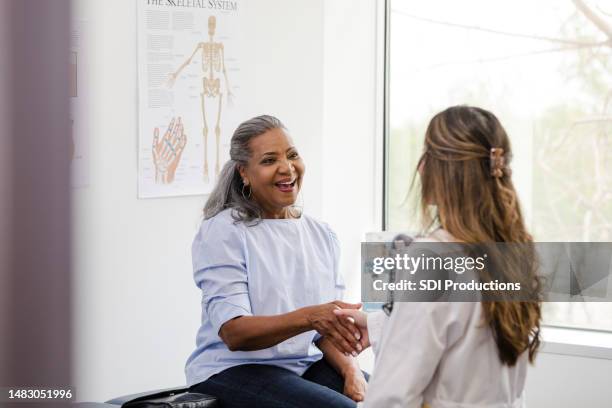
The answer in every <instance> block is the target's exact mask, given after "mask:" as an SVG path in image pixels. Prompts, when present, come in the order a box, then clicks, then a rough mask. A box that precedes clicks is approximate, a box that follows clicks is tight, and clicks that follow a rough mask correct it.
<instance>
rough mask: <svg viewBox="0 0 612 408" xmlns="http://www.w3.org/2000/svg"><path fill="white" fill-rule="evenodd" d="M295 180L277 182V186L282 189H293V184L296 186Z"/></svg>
mask: <svg viewBox="0 0 612 408" xmlns="http://www.w3.org/2000/svg"><path fill="white" fill-rule="evenodd" d="M295 181H296V180H293V181H290V182H286V183H276V186H277V187H278V188H279V189H280V190H281V191H291V190H292V189H293V186H295Z"/></svg>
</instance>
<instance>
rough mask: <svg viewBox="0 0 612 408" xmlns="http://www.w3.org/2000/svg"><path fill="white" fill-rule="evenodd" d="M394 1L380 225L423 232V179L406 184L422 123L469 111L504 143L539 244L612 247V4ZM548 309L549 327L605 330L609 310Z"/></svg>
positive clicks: (611, 322) (577, 305) (590, 306)
mask: <svg viewBox="0 0 612 408" xmlns="http://www.w3.org/2000/svg"><path fill="white" fill-rule="evenodd" d="M389 3H390V7H391V12H390V21H389V24H390V27H389V41H390V43H389V64H388V66H387V73H388V75H389V84H388V91H389V127H388V128H389V134H388V136H387V140H386V143H387V151H388V152H389V155H388V157H387V159H386V160H387V161H386V172H387V173H386V174H387V177H386V180H387V185H386V194H387V200H386V214H387V220H386V221H387V222H386V224H387V229H388V230H391V231H415V230H416V228H417V226H418V224H416V222H415V220H416V218H415V213H414V212H413V211H412V209H413V208H414V202H415V191H416V190H418V177H417V184H415V188H414V189H413V190H412V191H411V189H410V186H411V183H412V176H413V174H414V173H415V169H416V165H417V161H418V159H419V157H420V155H421V153H422V143H423V136H424V133H425V129H426V126H427V123H428V121H429V119H430V118H431V117H432V116H433V115H434V114H435V113H437V112H439V111H441V110H443V109H444V108H446V107H448V106H451V105H456V104H470V105H476V106H481V107H483V108H485V109H488V110H491V111H492V112H494V113H495V114H496V115H497V116H498V118H499V119H500V121H501V122H502V124H504V126H505V128H506V131H507V132H508V134H509V136H510V139H511V143H512V148H513V152H514V155H513V159H512V169H513V173H512V177H513V181H514V184H515V186H516V188H517V190H518V193H519V198H520V200H521V203H522V205H523V213H524V215H525V217H526V220H527V223H528V227H529V230H530V231H531V232H532V233H533V235H534V238H535V240H536V241H540V242H551V241H560V242H571V241H585V242H596V241H612V4H611V3H610V2H609V1H597V0H593V1H586V0H585V1H582V0H573V1H572V0H563V1H559V0H542V1H537V2H533V1H527V0H520V1H518V0H517V1H512V2H510V1H506V2H491V1H485V0H471V1H468V2H455V1H449V0H447V1H443V0H435V1H420V2H409V1H406V0H390V1H389ZM474 10H478V12H474ZM607 284H608V291H610V290H611V289H612V282H611V281H610V279H608V282H607ZM544 313H545V314H544V322H545V324H548V325H557V326H567V327H579V328H587V329H595V330H612V303H603V302H574V303H547V304H546V305H545V310H544Z"/></svg>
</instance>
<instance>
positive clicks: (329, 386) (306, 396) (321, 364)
mask: <svg viewBox="0 0 612 408" xmlns="http://www.w3.org/2000/svg"><path fill="white" fill-rule="evenodd" d="M364 375H365V376H366V379H367V378H369V376H368V375H367V374H366V373H364ZM343 389H344V379H343V378H342V377H341V376H340V375H339V374H338V373H337V372H336V370H334V368H333V367H332V366H330V365H329V364H328V363H327V362H326V361H325V359H321V360H319V361H317V362H316V363H314V364H312V365H311V366H310V368H308V370H307V371H306V372H305V373H304V375H303V376H302V377H300V376H299V375H297V374H295V373H293V372H291V371H289V370H287V369H284V368H280V367H276V366H271V365H263V364H244V365H239V366H235V367H231V368H228V369H227V370H224V371H222V372H220V373H219V374H215V375H213V376H212V377H210V378H209V379H208V380H206V381H204V382H201V383H199V384H196V385H194V386H192V387H191V388H190V391H192V392H200V393H202V394H208V395H213V396H215V397H217V398H218V399H219V400H220V402H221V406H222V407H224V408H242V407H250V408H259V407H262V408H263V407H266V408H317V407H330V408H336V407H337V408H354V407H355V406H356V405H357V404H356V403H355V401H353V400H351V399H350V398H348V397H347V396H345V395H343V394H342V391H343Z"/></svg>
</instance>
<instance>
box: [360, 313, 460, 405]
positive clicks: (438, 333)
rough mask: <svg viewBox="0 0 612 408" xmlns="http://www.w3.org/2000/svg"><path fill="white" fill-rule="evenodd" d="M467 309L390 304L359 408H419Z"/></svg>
mask: <svg viewBox="0 0 612 408" xmlns="http://www.w3.org/2000/svg"><path fill="white" fill-rule="evenodd" d="M470 307H471V305H470V304H469V303H466V304H461V303H452V304H451V303H445V302H437V303H434V302H429V303H428V302H415V303H396V304H395V307H394V308H393V313H391V317H389V318H388V319H387V321H386V323H385V325H384V328H383V329H382V337H381V342H380V345H379V346H378V347H379V351H378V353H377V355H376V364H375V367H374V374H373V375H372V377H371V378H370V382H369V385H368V393H367V395H366V399H365V401H364V404H363V407H365V408H368V407H387V408H395V407H398V408H399V407H408V408H421V405H422V403H423V392H424V391H425V389H426V387H427V386H428V385H429V383H430V382H431V379H432V378H433V375H434V373H435V370H436V368H437V367H438V363H439V361H440V359H441V358H442V355H443V353H444V352H445V350H447V349H448V348H449V347H450V346H452V344H454V342H456V341H457V340H458V339H459V338H460V336H461V335H462V334H461V333H462V332H463V330H464V329H465V326H466V321H467V319H466V318H465V317H464V316H463V315H464V314H466V313H469V311H468V310H467V309H468V308H470ZM373 317H374V316H373ZM368 324H370V320H369V319H368Z"/></svg>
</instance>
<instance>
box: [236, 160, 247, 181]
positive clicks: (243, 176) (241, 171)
mask: <svg viewBox="0 0 612 408" xmlns="http://www.w3.org/2000/svg"><path fill="white" fill-rule="evenodd" d="M237 167H238V173H239V174H240V178H241V179H242V182H243V183H244V185H245V186H248V185H249V179H248V177H247V174H246V169H245V168H244V166H243V165H242V164H239V165H238V166H237Z"/></svg>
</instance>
